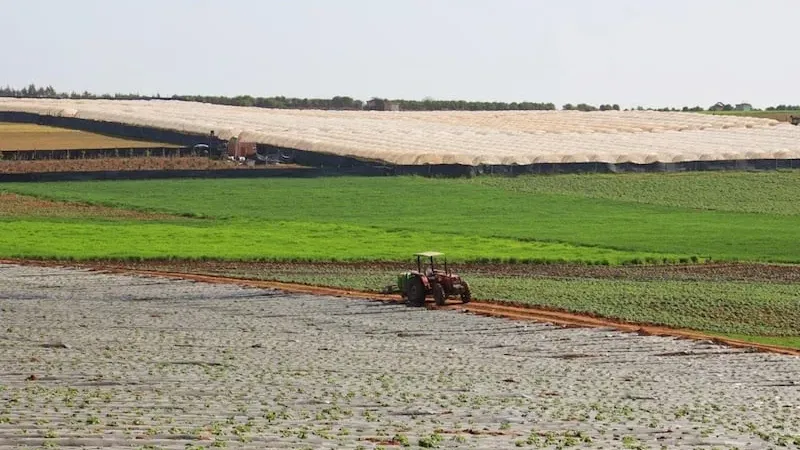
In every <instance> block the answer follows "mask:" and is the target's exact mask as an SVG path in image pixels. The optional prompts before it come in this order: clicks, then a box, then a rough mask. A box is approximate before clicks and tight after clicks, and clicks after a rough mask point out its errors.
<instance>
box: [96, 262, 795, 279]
mask: <svg viewBox="0 0 800 450" xmlns="http://www.w3.org/2000/svg"><path fill="white" fill-rule="evenodd" d="M109 264H113V263H109ZM125 265H126V266H127V267H131V268H135V269H144V270H149V269H153V270H163V271H168V272H188V273H212V274H220V275H222V274H224V273H226V272H227V273H234V272H235V273H237V274H246V276H249V275H250V274H253V275H254V277H255V276H256V275H258V274H264V273H277V272H285V271H288V272H297V271H308V272H310V273H314V272H321V273H337V272H346V273H347V272H353V273H358V272H362V271H387V272H393V273H399V272H401V271H404V270H408V263H407V262H382V261H370V262H354V263H341V262H337V263H328V262H320V263H274V262H248V261H236V262H228V261H167V262H158V261H147V262H142V263H135V262H130V263H125ZM454 266H455V269H456V270H458V271H459V272H462V273H465V274H470V275H485V276H491V277H517V276H525V277H548V278H550V277H563V278H599V279H620V280H640V281H650V280H686V281H690V280H692V281H693V280H697V281H753V282H777V283H800V265H786V264H784V265H781V264H758V263H737V262H725V263H722V262H720V263H705V264H670V265H639V266H590V265H581V264H492V263H486V264H483V263H482V264H476V263H467V264H455V265H454Z"/></svg>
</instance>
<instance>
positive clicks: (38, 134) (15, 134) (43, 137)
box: [0, 122, 174, 151]
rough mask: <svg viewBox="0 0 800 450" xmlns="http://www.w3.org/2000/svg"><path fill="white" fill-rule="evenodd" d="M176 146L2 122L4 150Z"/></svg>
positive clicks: (0, 137) (0, 138) (1, 146)
mask: <svg viewBox="0 0 800 450" xmlns="http://www.w3.org/2000/svg"><path fill="white" fill-rule="evenodd" d="M143 147H144V148H149V147H159V148H160V147H174V146H173V145H169V144H162V143H155V142H146V141H134V140H129V139H119V138H115V137H110V136H103V135H99V134H94V133H87V132H85V131H77V130H68V129H65V128H55V127H47V126H42V125H33V124H23V123H3V122H0V151H3V150H72V149H77V150H89V149H104V148H143Z"/></svg>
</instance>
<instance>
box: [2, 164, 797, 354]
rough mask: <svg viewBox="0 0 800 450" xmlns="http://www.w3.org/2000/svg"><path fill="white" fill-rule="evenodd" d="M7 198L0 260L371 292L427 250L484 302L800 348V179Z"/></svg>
mask: <svg viewBox="0 0 800 450" xmlns="http://www.w3.org/2000/svg"><path fill="white" fill-rule="evenodd" d="M0 190H5V191H6V192H7V193H6V194H0V195H2V196H1V197H0V200H3V201H2V202H0V205H1V206H0V223H2V226H3V235H4V238H5V239H3V240H2V241H0V257H6V258H29V259H55V260H71V261H76V260H80V261H87V262H91V261H96V260H116V261H117V264H120V262H121V264H124V265H128V266H137V267H138V266H139V265H142V264H143V265H144V266H145V267H156V268H159V269H161V270H181V271H186V272H197V273H216V274H223V275H232V276H243V277H247V278H256V279H272V280H281V281H291V282H298V283H306V284H313V285H326V286H340V287H347V288H355V289H361V290H368V291H377V290H380V289H381V288H383V287H384V286H385V285H386V284H389V283H391V282H392V281H393V278H394V275H395V274H396V273H397V272H398V271H400V270H403V269H405V268H407V267H408V262H409V260H410V255H411V254H412V253H414V252H416V251H420V250H425V249H434V250H441V251H445V252H446V253H447V254H448V257H449V258H450V260H451V261H452V262H455V263H457V264H460V265H461V266H460V267H463V268H464V270H463V272H464V274H465V276H468V277H469V279H470V280H472V281H473V284H474V292H475V295H476V297H478V298H480V299H484V300H500V301H510V302H514V303H520V304H528V305H535V306H538V307H544V308H552V309H559V310H567V311H573V312H580V313H585V314H592V315H599V316H604V317H609V318H613V319H620V320H625V321H629V322H635V323H652V324H658V325H668V326H672V327H681V328H691V329H696V330H701V331H705V332H710V333H713V334H717V335H725V336H735V337H737V338H743V339H747V340H754V341H759V342H768V343H773V344H780V345H785V346H790V347H796V348H800V327H798V325H797V324H798V323H800V320H798V319H800V316H798V308H797V307H796V300H797V292H798V291H799V290H800V270H798V269H797V266H793V265H782V264H787V263H797V262H798V261H800V229H799V228H798V227H797V221H798V216H800V209H798V204H797V202H796V200H795V199H796V198H798V194H800V172H798V171H786V172H764V173H747V172H724V173H687V174H623V175H607V176H606V175H559V176H544V177H535V176H520V177H516V178H495V177H478V178H473V179H458V180H453V179H428V178H417V177H390V178H366V177H335V178H316V179H257V180H160V181H114V182H62V183H35V184H34V183H18V184H15V183H5V184H2V185H0ZM64 202H72V203H64ZM354 202H355V204H354ZM87 204H88V205H92V206H87ZM225 261H229V263H225ZM248 261H250V262H248ZM726 261H727V262H726ZM733 261H739V262H740V263H738V264H732V263H731V262H733ZM359 262H360V263H359ZM501 263H502V264H501ZM664 263H667V265H664ZM692 263H699V264H698V265H692ZM766 263H772V264H766ZM225 264H229V265H227V266H226V265H225ZM319 264H322V265H319ZM503 264H505V265H503ZM642 264H645V265H642ZM676 264H679V265H676ZM646 268H650V269H646ZM646 270H651V272H647V271H646ZM642 271H644V272H642Z"/></svg>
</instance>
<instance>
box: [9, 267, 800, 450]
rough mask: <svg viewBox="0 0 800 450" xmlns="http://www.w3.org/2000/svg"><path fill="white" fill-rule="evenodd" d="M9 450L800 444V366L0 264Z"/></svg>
mask: <svg viewBox="0 0 800 450" xmlns="http://www.w3.org/2000/svg"><path fill="white" fill-rule="evenodd" d="M0 292H2V293H3V294H2V297H0V310H2V314H3V327H2V329H0V360H2V361H3V364H0V400H1V401H0V448H23V447H29V448H30V447H45V448H48V447H59V448H73V447H82V446H85V447H97V446H103V447H106V448H170V449H187V448H188V449H195V448H201V447H212V448H224V447H227V448H349V449H354V448H359V446H361V448H377V447H379V446H382V447H384V448H397V447H398V446H399V445H403V444H405V443H408V444H410V445H411V446H413V447H415V448H419V447H429V446H437V447H440V448H518V447H522V448H565V447H568V446H583V447H585V446H588V445H589V444H591V445H592V446H593V447H595V448H652V449H658V448H698V447H699V448H714V447H716V448H726V449H728V448H739V449H751V448H752V449H756V448H765V447H770V446H774V447H778V446H780V447H788V448H800V422H798V421H797V420H796V418H797V416H798V409H797V408H798V404H800V396H799V395H800V394H799V392H800V391H798V390H797V388H796V380H797V378H798V376H800V359H798V358H796V357H786V356H780V355H772V354H764V353H750V352H747V351H744V350H736V349H730V348H726V347H721V346H716V345H712V344H709V343H707V342H697V341H688V340H674V339H668V338H661V337H653V336H651V337H646V336H637V335H635V334H624V333H617V332H613V331H608V330H597V329H595V330H588V329H574V328H573V329H563V328H557V327H553V326H550V325H547V324H541V323H523V322H512V321H505V320H499V319H490V318H484V317H478V316H472V315H468V314H461V313H458V312H454V311H426V310H424V309H416V308H408V307H405V306H402V305H397V304H383V303H379V302H366V301H353V300H348V299H341V298H330V297H327V298H326V297H316V296H306V295H288V294H283V293H280V292H276V291H269V290H261V289H245V288H239V287H234V286H224V285H209V284H202V283H191V282H186V281H168V280H164V279H156V278H139V277H130V276H114V275H98V274H89V273H85V272H82V271H75V270H64V269H56V268H46V269H42V268H33V267H20V266H9V265H0Z"/></svg>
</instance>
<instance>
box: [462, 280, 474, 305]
mask: <svg viewBox="0 0 800 450" xmlns="http://www.w3.org/2000/svg"><path fill="white" fill-rule="evenodd" d="M463 284H464V290H463V291H461V302H462V303H469V301H470V300H472V292H470V290H469V285H468V284H467V282H466V281H464V282H463Z"/></svg>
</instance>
